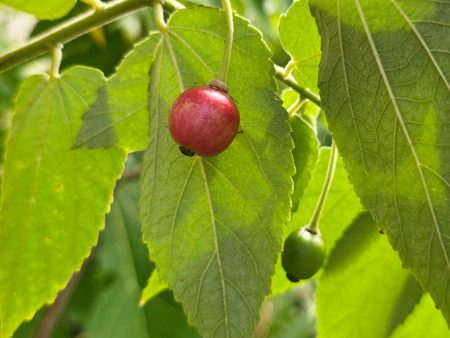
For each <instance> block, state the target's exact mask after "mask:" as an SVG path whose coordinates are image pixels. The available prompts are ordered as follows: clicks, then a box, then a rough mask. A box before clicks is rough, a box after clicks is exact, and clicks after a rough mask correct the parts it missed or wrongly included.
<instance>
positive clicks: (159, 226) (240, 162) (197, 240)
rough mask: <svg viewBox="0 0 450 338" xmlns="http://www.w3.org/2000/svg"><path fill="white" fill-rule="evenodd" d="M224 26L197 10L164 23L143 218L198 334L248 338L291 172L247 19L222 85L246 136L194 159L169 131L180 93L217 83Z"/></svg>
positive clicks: (269, 74) (281, 115)
mask: <svg viewBox="0 0 450 338" xmlns="http://www.w3.org/2000/svg"><path fill="white" fill-rule="evenodd" d="M224 26H225V20H224V14H223V12H222V11H219V10H216V9H211V8H202V7H196V8H193V9H188V10H184V11H180V12H177V13H175V14H174V15H173V16H172V17H171V19H170V21H169V34H168V36H167V37H166V38H164V40H163V41H162V43H161V45H160V49H159V50H158V52H157V53H158V54H157V57H156V59H155V62H154V63H153V66H152V71H151V87H150V102H149V107H150V112H151V131H150V146H149V149H148V150H147V152H146V154H145V161H144V170H143V175H142V189H143V192H142V200H141V210H142V215H141V216H142V222H143V229H144V239H145V241H146V242H147V243H148V245H149V247H150V252H151V257H152V260H154V261H155V263H156V265H157V268H158V271H159V272H160V274H161V277H162V279H163V280H165V281H167V282H168V284H169V286H170V287H171V288H172V289H173V290H174V294H175V297H176V298H177V299H178V300H179V301H181V303H182V304H183V307H184V310H185V311H186V313H187V314H188V318H189V320H190V322H192V323H194V324H195V325H196V326H197V328H198V329H199V331H200V333H201V334H202V335H203V336H208V337H209V336H214V337H241V336H243V337H249V336H251V335H252V332H253V329H254V327H255V323H256V321H257V319H258V317H259V309H260V306H261V303H262V301H263V299H264V296H265V294H267V293H268V291H269V286H270V276H271V275H272V274H273V268H274V264H275V262H276V257H277V253H278V252H279V251H280V249H281V237H282V233H283V227H284V223H285V221H286V219H287V217H288V215H289V209H290V198H289V194H290V193H291V191H292V179H291V175H292V174H293V173H294V166H293V160H292V154H291V149H292V140H291V137H290V134H289V133H290V127H289V123H288V117H287V113H286V111H285V110H284V109H282V107H281V102H280V101H279V100H278V99H277V98H276V96H275V94H274V92H275V90H276V84H275V82H274V79H273V75H274V70H273V65H272V63H271V61H270V59H269V58H270V54H269V52H268V50H267V48H266V47H265V45H264V43H263V42H262V41H261V35H260V34H259V33H258V32H257V31H256V30H255V29H253V28H251V27H249V26H248V22H246V21H244V20H243V19H241V18H239V17H236V19H235V35H234V44H233V50H232V58H231V64H230V70H229V75H228V81H227V83H228V86H229V88H230V94H231V95H232V96H233V98H234V99H235V101H236V103H237V106H238V108H239V110H240V114H241V128H242V131H243V132H242V133H240V134H238V135H237V137H236V139H235V140H234V142H233V144H232V145H231V146H230V148H229V149H227V150H226V151H225V152H224V153H222V154H220V155H218V156H215V157H210V158H200V157H197V156H195V157H186V156H184V155H182V154H181V153H180V151H179V150H178V146H177V144H175V142H174V141H173V140H172V138H171V137H170V135H169V132H168V129H167V114H168V110H169V107H170V106H171V105H172V103H173V102H174V100H175V99H176V98H177V96H178V95H179V94H180V92H181V91H182V88H189V87H192V86H194V85H206V84H207V83H208V82H209V81H210V80H211V79H213V78H214V77H215V72H216V71H217V70H218V68H219V65H220V62H221V59H222V54H223V50H224V40H225V38H224V36H225V27H224ZM244 73H245V76H242V74H244Z"/></svg>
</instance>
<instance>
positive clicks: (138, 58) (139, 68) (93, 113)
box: [75, 33, 160, 152]
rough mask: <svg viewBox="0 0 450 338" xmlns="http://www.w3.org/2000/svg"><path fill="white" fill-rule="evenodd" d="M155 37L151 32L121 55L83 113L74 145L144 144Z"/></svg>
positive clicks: (130, 146)
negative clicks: (120, 60)
mask: <svg viewBox="0 0 450 338" xmlns="http://www.w3.org/2000/svg"><path fill="white" fill-rule="evenodd" d="M159 38H160V36H159V34H158V33H153V34H151V35H150V37H148V38H146V39H145V40H143V41H141V42H139V43H138V44H136V46H135V47H134V49H133V50H132V51H131V52H130V53H129V54H128V55H126V56H125V57H124V60H123V61H122V63H121V64H120V65H119V67H117V71H116V73H114V75H112V76H111V77H110V78H109V79H108V82H107V83H106V85H105V86H103V87H102V88H101V89H100V90H99V92H98V98H97V101H96V102H95V104H93V105H92V106H91V107H90V108H89V110H88V112H87V113H86V114H85V115H84V116H83V119H84V123H83V127H82V128H81V130H80V132H79V134H78V136H77V140H76V142H75V146H76V147H80V146H87V147H89V148H104V147H106V148H108V147H123V148H124V149H126V150H127V151H130V152H131V151H136V150H143V149H145V148H146V147H147V145H148V129H149V123H148V112H147V98H148V83H149V76H148V72H149V69H150V65H151V63H152V62H153V58H154V52H155V49H156V45H157V44H158V41H159Z"/></svg>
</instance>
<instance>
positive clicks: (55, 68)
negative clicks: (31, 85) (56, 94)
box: [49, 43, 64, 80]
mask: <svg viewBox="0 0 450 338" xmlns="http://www.w3.org/2000/svg"><path fill="white" fill-rule="evenodd" d="M63 47H64V46H63V44H62V43H58V44H57V45H56V46H55V47H53V49H52V63H51V65H50V71H49V74H50V79H53V80H55V79H59V66H60V65H61V60H62V49H63Z"/></svg>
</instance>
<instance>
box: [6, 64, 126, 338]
mask: <svg viewBox="0 0 450 338" xmlns="http://www.w3.org/2000/svg"><path fill="white" fill-rule="evenodd" d="M104 81H105V79H104V77H103V75H102V74H101V72H99V71H97V70H94V69H89V68H84V67H76V68H72V69H70V70H68V71H67V72H65V73H63V75H62V76H61V78H60V79H57V80H55V79H49V78H48V76H45V75H39V76H32V77H31V78H29V79H28V80H26V81H25V83H24V84H23V85H22V87H21V90H20V93H19V95H18V97H17V100H16V113H15V116H14V120H13V126H12V130H11V134H10V136H9V139H8V143H7V147H6V155H5V164H4V180H3V185H2V205H1V210H0V252H1V253H2V254H1V255H0V285H1V288H0V337H2V338H3V337H9V336H11V335H12V333H13V331H14V330H15V329H16V328H17V327H18V326H19V324H20V323H21V322H22V321H23V320H25V319H26V320H29V319H31V318H32V317H33V315H34V313H35V312H36V311H37V310H38V309H39V308H40V307H41V306H42V305H44V304H45V303H50V302H52V301H53V300H54V298H55V296H56V294H57V292H58V291H59V290H60V289H62V288H63V287H64V285H65V284H66V282H67V281H68V279H69V278H70V276H71V275H72V273H73V272H74V271H76V270H78V269H79V268H80V267H81V264H82V262H83V259H84V258H86V257H87V256H88V255H89V252H90V250H91V247H92V246H93V245H94V244H95V243H96V241H97V236H98V232H99V230H100V229H101V228H102V227H103V224H104V215H105V213H106V212H107V211H108V209H109V204H110V203H111V200H112V192H113V188H114V185H115V181H116V179H117V178H118V176H119V175H120V174H121V172H122V169H123V161H124V158H125V154H124V153H123V151H121V150H117V149H109V150H87V149H79V150H71V145H72V143H73V141H74V139H75V136H76V133H77V131H78V129H79V128H80V127H81V115H82V114H83V112H84V111H85V110H86V109H87V107H88V106H89V104H92V103H93V102H94V100H95V93H96V91H97V89H98V88H99V87H101V86H102V85H103V84H104Z"/></svg>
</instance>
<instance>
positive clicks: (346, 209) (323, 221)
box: [272, 147, 362, 294]
mask: <svg viewBox="0 0 450 338" xmlns="http://www.w3.org/2000/svg"><path fill="white" fill-rule="evenodd" d="M329 158H330V148H329V147H322V148H320V151H319V160H318V162H317V164H316V168H315V169H314V172H313V174H312V177H311V179H310V181H309V183H308V186H307V187H306V189H305V192H304V194H303V197H302V198H301V200H300V203H299V206H298V208H297V210H296V211H295V212H294V213H293V215H292V218H291V221H290V222H289V223H288V224H287V226H286V231H285V237H287V236H288V235H289V234H290V233H291V232H292V231H294V229H296V228H299V227H301V226H304V225H305V224H308V223H309V221H310V219H311V216H312V214H313V211H314V209H315V207H316V204H317V201H318V199H319V195H320V192H321V191H322V186H323V182H324V179H325V174H326V171H327V167H328V160H329ZM361 210H362V207H361V204H360V203H359V199H358V197H356V195H355V193H354V191H353V187H352V185H351V184H350V182H349V181H348V178H347V172H346V171H345V169H344V166H343V163H342V159H341V158H338V161H337V164H336V169H335V173H334V178H333V182H332V185H331V188H330V191H329V193H328V198H327V200H326V202H325V205H324V207H323V210H322V214H321V218H320V223H319V226H320V232H321V234H322V237H323V239H324V242H325V245H326V248H327V251H330V250H331V249H332V248H333V246H334V244H335V242H336V240H337V239H338V238H339V237H340V236H341V235H342V233H343V232H344V230H345V229H346V228H347V227H348V226H349V225H350V224H351V223H352V222H353V220H354V219H355V217H356V216H357V215H358V214H359V213H360V212H361ZM275 271H276V272H275V275H274V277H273V281H272V294H278V293H282V292H285V291H286V290H287V289H290V288H292V287H294V286H295V284H292V283H291V282H290V281H289V280H288V279H287V278H286V273H285V272H284V270H283V268H282V266H281V262H280V260H278V264H277V266H276V269H275Z"/></svg>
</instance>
